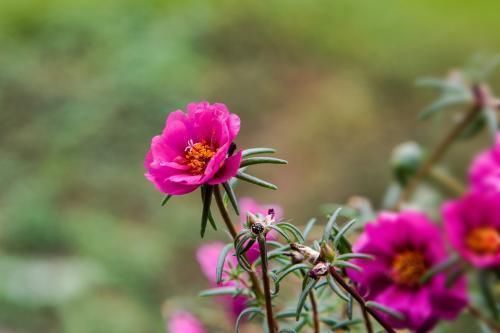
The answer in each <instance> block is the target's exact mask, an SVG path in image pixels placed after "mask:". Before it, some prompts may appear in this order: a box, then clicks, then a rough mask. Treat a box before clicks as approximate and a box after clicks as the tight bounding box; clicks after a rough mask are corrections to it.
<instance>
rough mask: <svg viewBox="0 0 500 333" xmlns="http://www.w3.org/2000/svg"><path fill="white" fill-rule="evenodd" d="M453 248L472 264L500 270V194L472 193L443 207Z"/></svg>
mask: <svg viewBox="0 0 500 333" xmlns="http://www.w3.org/2000/svg"><path fill="white" fill-rule="evenodd" d="M443 218H444V223H445V229H446V234H447V236H448V239H449V241H450V243H451V245H452V246H453V247H454V248H455V249H456V250H457V252H458V253H459V254H460V255H461V256H462V258H464V259H465V260H467V261H468V262H469V263H471V264H472V265H474V266H476V267H479V268H491V267H496V268H500V193H491V192H488V193H481V192H479V191H473V192H470V193H468V194H466V195H465V196H464V197H462V198H460V199H458V200H454V201H449V202H447V203H445V204H444V205H443Z"/></svg>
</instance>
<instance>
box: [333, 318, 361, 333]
mask: <svg viewBox="0 0 500 333" xmlns="http://www.w3.org/2000/svg"><path fill="white" fill-rule="evenodd" d="M362 322H363V321H362V320H361V319H352V320H344V321H341V322H339V323H337V325H335V326H333V327H332V331H334V332H335V330H338V329H341V328H344V329H345V328H349V327H350V326H354V325H358V324H360V323H362Z"/></svg>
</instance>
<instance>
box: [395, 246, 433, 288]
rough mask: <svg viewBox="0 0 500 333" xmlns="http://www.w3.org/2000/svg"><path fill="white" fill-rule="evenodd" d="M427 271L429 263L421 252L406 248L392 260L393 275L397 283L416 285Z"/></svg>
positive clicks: (409, 285)
mask: <svg viewBox="0 0 500 333" xmlns="http://www.w3.org/2000/svg"><path fill="white" fill-rule="evenodd" d="M426 271H427V263H426V261H425V258H424V255H423V254H422V253H421V252H418V251H414V250H406V251H403V252H400V253H399V254H397V255H396V256H395V257H394V260H393V261H392V277H393V279H394V281H395V282H396V283H399V284H402V285H405V286H408V287H415V286H417V285H418V284H419V283H420V279H421V277H422V276H423V275H424V273H425V272H426Z"/></svg>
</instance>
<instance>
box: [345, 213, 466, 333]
mask: <svg viewBox="0 0 500 333" xmlns="http://www.w3.org/2000/svg"><path fill="white" fill-rule="evenodd" d="M353 249H354V252H359V253H367V254H371V255H373V256H374V257H375V260H373V261H372V260H361V259H357V260H354V261H353V263H355V264H356V265H358V266H360V267H361V268H362V269H363V271H362V272H357V271H355V270H352V269H348V275H349V277H350V278H351V279H352V280H353V281H355V282H356V283H357V284H358V287H359V289H360V291H361V292H365V297H366V298H367V299H368V300H372V301H375V302H378V303H380V304H383V305H385V306H387V307H390V308H392V309H394V310H396V311H398V312H400V313H401V314H403V315H404V320H400V319H396V318H395V317H393V316H389V315H387V314H384V313H381V314H380V315H381V316H383V317H384V318H385V319H386V320H387V322H388V323H390V324H391V325H392V326H393V327H394V328H408V329H411V330H413V331H416V332H426V331H429V330H430V329H432V327H434V325H435V324H436V323H437V322H438V321H439V320H440V319H447V320H450V319H454V318H455V317H456V316H457V315H458V314H459V312H460V311H461V310H462V309H463V308H464V306H465V305H466V304H467V294H466V290H465V279H464V278H460V279H459V280H458V281H457V282H456V283H455V284H454V286H453V287H452V288H447V287H446V286H445V281H446V277H445V275H444V274H443V273H441V274H437V275H435V276H434V277H432V278H431V279H430V280H429V281H428V282H426V283H424V284H422V283H420V279H421V277H422V276H423V275H424V274H425V272H426V271H427V270H428V269H429V268H431V267H432V266H434V265H436V264H438V263H440V262H442V261H444V260H445V259H446V258H447V254H446V252H445V248H444V245H443V241H442V238H441V234H440V230H439V229H438V228H437V227H436V226H435V225H433V224H432V222H430V221H429V219H428V218H427V217H426V216H425V215H424V214H422V213H418V212H414V211H405V212H401V213H399V214H397V213H388V212H386V213H381V214H380V215H379V216H378V218H377V220H376V221H374V222H372V223H369V224H367V225H366V229H365V231H364V233H363V234H362V235H361V236H360V238H359V239H358V240H357V242H356V243H355V245H354V247H353Z"/></svg>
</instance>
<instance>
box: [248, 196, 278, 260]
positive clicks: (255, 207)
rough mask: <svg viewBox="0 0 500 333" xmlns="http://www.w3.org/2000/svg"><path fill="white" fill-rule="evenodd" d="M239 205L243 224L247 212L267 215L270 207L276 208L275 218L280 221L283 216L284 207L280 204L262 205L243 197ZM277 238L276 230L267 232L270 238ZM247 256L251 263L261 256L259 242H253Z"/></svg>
mask: <svg viewBox="0 0 500 333" xmlns="http://www.w3.org/2000/svg"><path fill="white" fill-rule="evenodd" d="M239 206H240V211H241V214H240V222H241V224H242V225H243V224H245V223H246V217H247V213H249V212H250V213H253V214H260V215H262V216H266V215H267V213H268V211H269V209H274V218H275V220H276V221H279V220H280V219H281V218H283V208H282V207H281V206H279V205H272V204H271V205H261V204H259V203H258V202H257V201H255V200H253V199H251V198H241V199H240V200H239ZM276 238H277V236H276V232H275V231H271V232H270V233H269V234H267V239H268V240H276ZM246 256H247V258H248V261H249V262H250V263H253V262H254V261H255V260H257V258H259V256H260V250H259V244H258V243H257V242H256V243H255V244H253V245H252V247H250V249H248V251H247V252H246Z"/></svg>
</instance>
